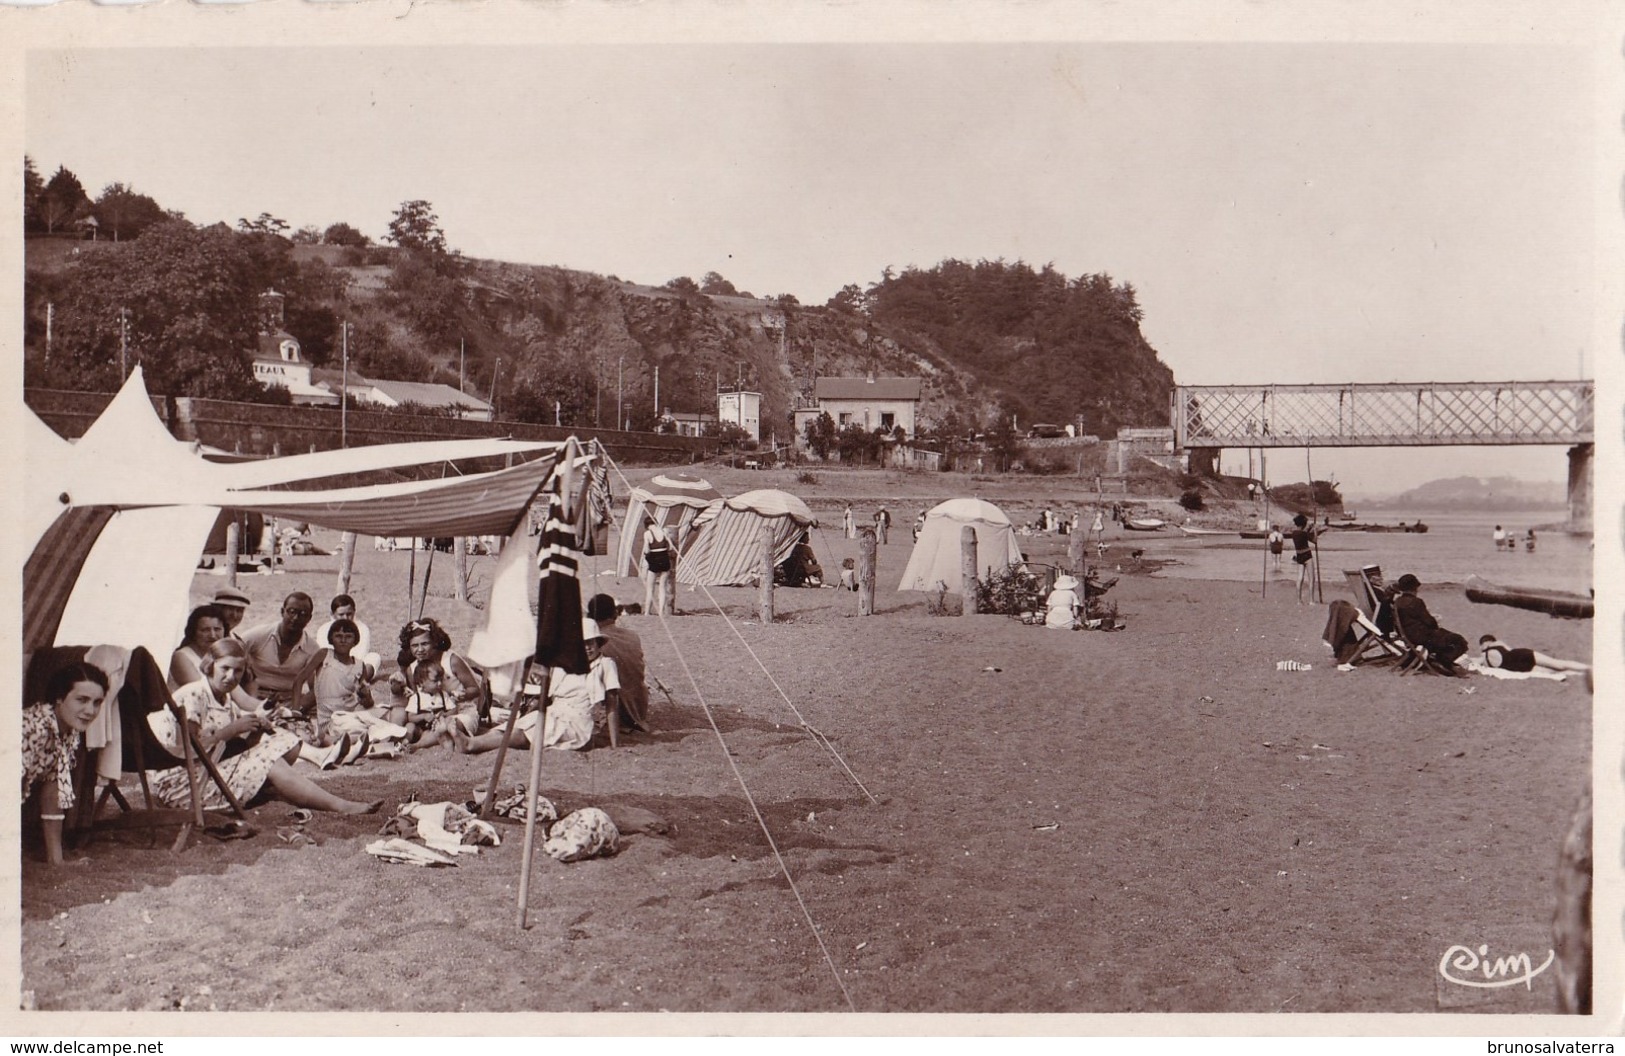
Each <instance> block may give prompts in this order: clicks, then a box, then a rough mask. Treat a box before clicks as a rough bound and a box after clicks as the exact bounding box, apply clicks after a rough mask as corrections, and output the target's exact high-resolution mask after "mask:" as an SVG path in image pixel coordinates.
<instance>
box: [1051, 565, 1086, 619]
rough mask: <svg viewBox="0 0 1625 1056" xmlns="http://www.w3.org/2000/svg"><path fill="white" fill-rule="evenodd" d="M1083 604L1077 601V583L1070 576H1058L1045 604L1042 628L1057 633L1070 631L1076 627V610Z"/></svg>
mask: <svg viewBox="0 0 1625 1056" xmlns="http://www.w3.org/2000/svg"><path fill="white" fill-rule="evenodd" d="M1082 607H1083V603H1082V602H1081V601H1080V600H1079V599H1078V581H1077V580H1076V579H1074V578H1072V577H1071V576H1066V575H1063V576H1059V577H1057V578H1056V580H1055V587H1054V589H1052V590H1051V591H1050V592H1049V600H1048V601H1047V602H1045V609H1044V626H1045V627H1050V628H1053V629H1054V630H1057V631H1070V630H1072V629H1073V628H1075V627H1076V626H1077V625H1078V610H1079V609H1080V608H1082Z"/></svg>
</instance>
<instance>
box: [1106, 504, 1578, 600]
mask: <svg viewBox="0 0 1625 1056" xmlns="http://www.w3.org/2000/svg"><path fill="white" fill-rule="evenodd" d="M1565 516H1566V511H1564V510H1560V509H1559V510H1518V511H1507V512H1504V513H1501V514H1496V513H1494V512H1488V513H1484V512H1472V513H1463V512H1460V511H1444V510H1384V511H1382V513H1381V514H1380V520H1379V517H1377V516H1374V517H1371V518H1362V520H1371V521H1376V522H1377V523H1382V524H1399V523H1400V522H1402V521H1403V522H1405V523H1406V524H1412V523H1415V522H1416V521H1417V520H1421V521H1422V522H1424V523H1425V524H1427V526H1428V531H1427V532H1425V533H1408V532H1351V531H1341V530H1333V531H1329V532H1325V533H1323V534H1322V535H1321V537H1320V559H1321V571H1320V574H1321V579H1322V581H1323V582H1327V584H1328V586H1333V585H1335V586H1337V587H1338V588H1339V589H1340V586H1341V583H1342V579H1343V577H1342V573H1343V570H1344V569H1358V568H1360V567H1361V566H1362V565H1372V564H1374V565H1380V566H1381V567H1382V571H1383V575H1384V576H1385V577H1386V578H1387V579H1388V580H1389V581H1390V582H1392V581H1393V580H1394V579H1396V578H1398V577H1399V576H1400V575H1402V574H1404V573H1406V572H1410V573H1413V574H1415V575H1416V577H1417V578H1418V579H1420V580H1421V581H1422V582H1423V584H1445V583H1450V584H1461V583H1465V582H1466V581H1467V578H1468V577H1469V576H1473V575H1478V576H1482V577H1483V578H1484V579H1487V580H1489V581H1490V582H1492V583H1497V584H1502V585H1506V586H1523V587H1543V588H1547V589H1553V590H1568V591H1575V592H1577V593H1582V594H1583V593H1585V592H1586V591H1588V590H1590V589H1591V585H1592V543H1591V536H1589V535H1569V534H1568V533H1566V532H1561V531H1541V530H1540V529H1539V528H1538V527H1537V528H1536V532H1535V536H1536V539H1535V544H1536V545H1535V551H1534V552H1533V553H1529V552H1527V551H1526V550H1525V549H1524V547H1523V539H1522V537H1523V534H1524V532H1525V531H1526V530H1527V529H1528V528H1530V527H1532V526H1538V525H1543V524H1558V523H1561V522H1562V521H1563V519H1564V517H1565ZM1496 524H1501V525H1503V526H1504V527H1505V528H1506V529H1507V530H1508V532H1511V533H1516V534H1517V536H1518V537H1519V543H1518V548H1517V549H1516V550H1514V551H1511V552H1508V551H1506V550H1500V551H1497V550H1496V549H1495V548H1494V546H1493V544H1492V543H1491V533H1492V532H1494V530H1495V526H1496ZM1108 542H1109V543H1110V549H1109V550H1108V551H1107V554H1106V561H1105V563H1106V564H1107V565H1112V564H1116V563H1120V562H1121V561H1123V560H1124V559H1125V558H1126V557H1127V556H1128V551H1129V549H1130V548H1131V547H1132V548H1136V549H1139V548H1143V549H1144V550H1145V555H1144V556H1145V557H1146V558H1148V559H1152V558H1157V559H1165V560H1172V561H1174V562H1177V564H1175V565H1170V566H1169V567H1168V568H1167V569H1166V570H1165V571H1164V572H1163V573H1162V574H1163V575H1166V576H1172V577H1178V578H1183V579H1219V580H1237V581H1243V582H1245V581H1249V580H1251V581H1254V582H1257V581H1259V580H1260V579H1261V578H1262V577H1263V576H1264V575H1265V574H1266V572H1267V573H1268V574H1269V575H1270V576H1271V580H1270V582H1271V583H1272V584H1274V583H1276V582H1278V578H1277V574H1276V573H1275V571H1274V567H1273V563H1270V562H1269V556H1268V553H1267V549H1266V546H1265V543H1264V541H1263V540H1261V539H1260V540H1254V539H1242V538H1240V537H1239V536H1236V537H1228V538H1227V537H1224V536H1200V537H1188V536H1184V535H1181V534H1179V531H1178V530H1177V529H1176V528H1174V527H1173V526H1171V525H1170V526H1169V527H1168V528H1166V529H1164V530H1163V531H1160V532H1145V533H1138V532H1126V533H1123V534H1122V536H1121V537H1112V538H1109V539H1108ZM1279 575H1280V576H1285V577H1288V578H1290V580H1291V581H1292V582H1294V583H1295V582H1296V581H1297V568H1296V566H1295V565H1293V563H1292V544H1291V542H1290V540H1289V541H1288V542H1287V545H1286V553H1285V555H1283V557H1282V560H1281V572H1280V573H1279Z"/></svg>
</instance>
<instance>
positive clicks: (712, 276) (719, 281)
mask: <svg viewBox="0 0 1625 1056" xmlns="http://www.w3.org/2000/svg"><path fill="white" fill-rule="evenodd" d="M700 292H701V293H714V294H720V295H722V296H724V297H737V296H739V291H738V290H737V289H735V288H734V284H733V283H731V282H729V281H728V280H727V279H725V278H723V277H722V276H721V275H719V274H717V273H716V272H714V271H708V272H706V273H705V277H704V278H702V279H701V280H700Z"/></svg>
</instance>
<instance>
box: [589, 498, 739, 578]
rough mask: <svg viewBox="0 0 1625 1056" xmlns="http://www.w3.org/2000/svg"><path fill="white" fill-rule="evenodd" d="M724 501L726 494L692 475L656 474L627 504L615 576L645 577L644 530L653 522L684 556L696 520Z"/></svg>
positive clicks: (617, 552)
mask: <svg viewBox="0 0 1625 1056" xmlns="http://www.w3.org/2000/svg"><path fill="white" fill-rule="evenodd" d="M721 502H722V492H720V491H718V490H717V489H716V488H713V487H712V486H711V482H710V481H708V480H705V479H704V478H702V477H696V476H694V475H693V474H692V473H677V472H671V473H656V474H655V475H654V477H653V478H652V479H650V481H649V483H648V484H645V485H643V486H642V487H636V488H633V489H632V493H631V495H630V496H629V497H628V498H627V501H626V520H625V521H623V522H622V523H621V542H620V545H619V546H618V547H617V548H616V551H615V574H616V575H617V576H637V575H641V574H642V572H643V531H644V529H645V528H647V527H649V525H650V524H651V523H655V524H659V525H661V526H662V527H664V528H665V529H666V535H667V537H668V538H670V539H671V541H672V545H673V546H674V547H676V549H677V552H678V553H681V552H682V550H683V547H684V546H685V545H686V544H688V543H689V542H690V540H691V539H692V537H693V531H694V521H695V519H696V518H698V517H699V516H700V514H702V513H704V512H705V511H706V510H709V509H711V508H712V507H714V506H717V505H719V504H720V503H721ZM679 563H681V562H679Z"/></svg>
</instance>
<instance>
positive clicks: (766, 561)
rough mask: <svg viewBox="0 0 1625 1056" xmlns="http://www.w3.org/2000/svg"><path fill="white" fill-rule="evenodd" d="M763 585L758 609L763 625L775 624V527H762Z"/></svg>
mask: <svg viewBox="0 0 1625 1056" xmlns="http://www.w3.org/2000/svg"><path fill="white" fill-rule="evenodd" d="M761 554H762V585H761V588H760V593H759V595H758V597H757V609H758V611H759V612H760V614H761V617H762V622H763V623H772V622H773V526H772V525H771V524H764V525H762V533H761Z"/></svg>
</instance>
